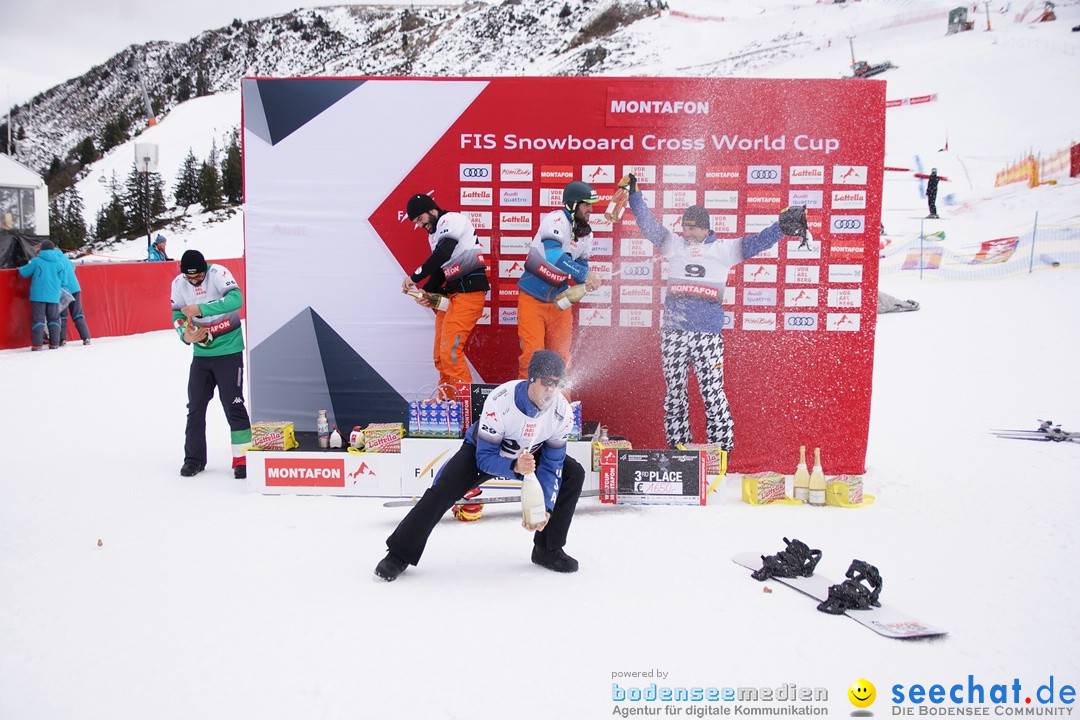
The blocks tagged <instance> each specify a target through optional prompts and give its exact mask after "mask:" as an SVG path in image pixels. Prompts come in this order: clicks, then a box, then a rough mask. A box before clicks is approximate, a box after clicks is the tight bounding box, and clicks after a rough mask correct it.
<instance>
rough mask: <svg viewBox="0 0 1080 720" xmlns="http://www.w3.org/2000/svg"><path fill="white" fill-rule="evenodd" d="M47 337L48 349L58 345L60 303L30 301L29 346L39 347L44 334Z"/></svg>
mask: <svg viewBox="0 0 1080 720" xmlns="http://www.w3.org/2000/svg"><path fill="white" fill-rule="evenodd" d="M46 332H48V335H49V347H51V348H54V347H59V345H60V303H46V302H37V301H36V300H31V301H30V344H31V345H33V346H34V347H41V346H42V344H43V343H44V342H45V334H46Z"/></svg>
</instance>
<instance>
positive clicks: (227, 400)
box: [184, 352, 251, 467]
mask: <svg viewBox="0 0 1080 720" xmlns="http://www.w3.org/2000/svg"><path fill="white" fill-rule="evenodd" d="M214 388H217V391H218V399H219V400H221V407H222V408H224V409H225V417H226V418H227V419H228V421H229V429H230V430H233V431H234V432H235V431H237V430H247V429H249V428H251V420H250V419H249V418H248V412H247V408H246V407H245V406H244V353H242V352H238V353H232V354H231V355H221V356H218V357H200V356H198V355H196V356H195V357H194V358H192V360H191V370H190V371H189V372H188V405H187V408H188V414H187V430H186V434H185V439H184V462H187V461H188V460H192V461H194V462H196V463H198V464H199V465H201V466H203V467H205V466H206V407H207V405H209V404H210V398H212V397H214Z"/></svg>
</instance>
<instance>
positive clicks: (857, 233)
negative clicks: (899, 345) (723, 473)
mask: <svg viewBox="0 0 1080 720" xmlns="http://www.w3.org/2000/svg"><path fill="white" fill-rule="evenodd" d="M884 89H885V86H884V83H881V82H875V81H863V80H860V81H852V80H817V81H815V80H752V79H722V80H706V79H693V80H675V79H646V80H640V79H603V78H516V79H500V80H497V81H492V83H491V85H490V86H489V87H488V88H487V89H485V90H484V91H483V92H482V93H481V94H480V96H479V97H478V98H477V99H476V100H475V101H474V102H473V104H472V105H471V106H470V107H469V108H468V110H467V111H466V112H464V113H463V114H462V115H461V116H460V117H459V118H458V120H457V121H456V122H454V123H453V124H452V125H451V126H450V127H449V129H448V130H447V132H446V133H445V135H444V136H443V137H442V139H441V140H440V141H439V142H438V143H437V144H436V145H435V146H434V147H433V148H432V150H431V151H430V152H429V153H428V154H427V156H426V157H425V158H424V159H423V160H422V161H421V162H420V163H419V164H417V165H416V166H415V168H414V169H413V170H412V171H411V172H410V173H409V174H408V175H407V176H406V177H405V178H404V180H403V181H402V182H401V183H400V185H399V186H398V188H397V191H396V192H394V193H393V194H392V195H391V196H389V197H388V198H387V199H386V201H385V202H384V203H383V204H382V205H381V207H379V209H378V210H377V211H376V212H375V213H374V214H373V215H372V216H371V222H372V224H373V226H374V227H375V228H376V229H377V230H378V232H379V234H380V235H381V236H382V237H383V238H384V239H391V238H392V239H393V242H388V243H387V244H388V246H389V247H390V249H391V251H392V252H393V253H394V254H395V256H396V257H397V258H398V260H399V262H400V263H401V267H402V269H403V271H404V270H410V271H411V270H412V269H413V268H415V267H417V266H418V265H419V263H420V262H422V261H423V259H424V258H425V257H426V256H427V254H428V252H429V247H428V245H427V238H426V236H425V235H424V234H423V233H422V232H419V231H416V230H414V229H413V226H412V224H411V223H409V222H408V221H407V220H404V221H403V218H402V210H403V205H404V200H405V199H406V198H407V197H408V196H409V195H411V194H412V193H415V192H433V193H434V196H435V198H436V200H437V201H438V202H439V203H440V205H441V206H443V207H444V208H447V209H452V210H460V211H463V212H466V213H468V214H470V216H471V217H472V218H473V221H474V224H476V225H477V228H478V234H479V235H480V236H481V238H482V239H483V240H484V241H485V242H487V243H490V254H489V256H488V264H489V268H490V274H491V280H492V286H493V290H492V296H491V301H490V313H491V323H490V324H488V325H480V326H478V328H477V330H476V332H475V333H474V335H473V338H472V340H471V342H470V345H469V347H468V355H469V358H470V360H471V361H472V362H473V363H474V365H475V366H476V367H477V369H478V370H479V371H480V373H481V374H482V376H483V379H484V381H486V382H501V381H504V380H506V379H509V378H511V377H514V375H515V372H516V356H517V348H518V342H517V328H516V325H515V320H516V299H517V298H516V294H517V290H516V282H517V280H516V277H517V275H518V274H520V266H521V264H523V262H524V246H525V244H527V240H528V239H529V238H531V237H532V235H533V233H534V232H535V230H536V226H537V224H538V222H539V218H540V217H541V215H542V214H543V213H546V212H549V211H551V210H552V209H554V208H556V207H558V206H559V204H560V200H559V197H560V191H561V189H562V187H563V186H564V185H565V183H566V182H567V181H569V180H585V181H587V182H590V183H591V184H593V186H594V187H595V188H596V189H597V190H598V192H599V194H600V196H601V198H603V199H605V200H606V199H607V198H609V197H610V196H611V194H612V193H613V191H614V186H615V183H616V182H617V180H618V178H619V177H621V176H622V175H623V173H624V172H625V171H627V170H633V171H634V172H635V173H636V174H637V176H638V178H639V182H640V187H641V189H642V190H643V191H646V192H647V193H648V204H649V206H650V207H651V208H652V209H653V212H654V214H655V215H656V217H657V218H658V219H660V220H662V221H663V222H665V224H668V225H669V226H673V227H677V221H678V218H679V216H680V214H681V211H682V209H683V208H685V207H686V206H687V205H688V204H691V203H696V204H702V205H705V206H706V207H707V208H709V211H710V213H711V215H712V217H713V223H714V229H715V230H716V231H717V233H718V235H720V236H721V237H739V236H742V235H743V234H746V233H747V232H753V231H757V230H760V229H763V228H764V227H766V226H767V225H769V224H770V223H772V222H773V221H774V220H775V218H776V213H777V212H779V210H780V209H782V208H783V207H785V206H787V205H788V204H808V205H809V206H810V208H811V229H812V231H813V232H814V235H815V239H814V242H813V243H811V246H810V247H809V248H801V249H800V248H799V247H797V246H798V241H797V240H793V239H786V240H784V241H782V242H781V243H780V245H779V246H778V247H777V248H776V249H774V250H773V251H771V252H770V253H768V254H766V255H765V256H763V257H761V256H759V257H758V258H754V259H752V260H750V261H747V262H746V263H744V264H742V265H740V266H737V267H736V268H735V269H734V270H733V272H732V274H731V275H730V277H729V278H728V293H727V297H726V299H725V310H726V312H727V314H728V328H727V329H726V330H725V332H724V342H725V376H726V387H727V392H728V397H729V400H730V402H731V406H732V411H733V415H734V418H735V448H734V451H733V452H732V454H731V457H730V467H731V469H732V470H734V471H738V472H755V471H761V470H778V471H790V470H792V469H793V468H794V465H795V463H796V461H797V456H798V446H799V445H808V446H810V447H818V446H819V447H821V448H822V456H823V459H824V465H825V468H826V472H830V473H832V472H847V473H857V472H863V471H864V469H865V468H864V465H865V452H866V437H867V428H868V423H869V417H870V397H871V381H872V372H873V346H874V328H875V321H876V315H875V313H876V297H877V242H878V232H877V229H878V227H879V223H880V205H881V179H882V164H883V162H882V161H883V158H884V108H885V98H884ZM604 205H605V203H604V202H602V203H600V204H598V205H597V206H595V207H596V214H595V215H594V216H593V218H592V224H593V228H594V232H595V235H596V239H597V243H596V246H594V250H593V253H592V266H593V267H594V268H596V269H600V270H601V271H602V272H606V273H608V275H609V277H608V279H607V280H606V282H605V288H604V289H602V290H601V291H599V292H597V293H595V294H590V295H589V296H587V298H586V299H585V300H584V301H582V303H580V304H579V305H577V306H575V308H574V310H573V312H574V313H575V320H576V323H577V329H576V331H575V340H574V349H573V358H572V373H571V376H572V382H573V395H574V398H575V399H580V400H581V401H582V407H583V415H584V418H585V419H586V420H597V421H601V422H603V423H604V424H606V425H608V426H609V427H610V430H611V432H612V433H615V434H619V435H624V436H626V437H627V438H629V439H630V440H631V441H632V442H633V443H634V445H635V447H642V448H658V447H663V446H664V434H663V419H662V402H663V396H664V382H663V377H662V374H661V358H660V351H659V346H660V323H661V311H662V307H663V303H662V294H663V291H662V288H663V287H664V286H665V285H666V272H665V268H664V263H663V261H662V259H661V258H660V257H659V254H658V253H657V252H655V251H654V250H653V249H652V246H651V244H650V243H648V242H647V241H644V240H643V239H642V236H641V234H640V233H639V231H638V230H637V227H636V224H635V222H634V218H633V216H632V214H631V213H629V212H628V213H627V214H626V215H625V216H624V217H623V219H622V221H621V222H618V223H615V224H614V225H612V224H611V223H608V222H606V221H605V220H604V219H603V216H602V214H601V213H602V212H603V210H604ZM691 399H692V400H691V413H692V418H693V425H694V428H695V440H697V441H699V442H700V441H704V439H705V438H704V420H703V412H704V409H703V406H702V403H701V401H700V398H699V397H698V396H697V388H696V385H695V384H692V386H691Z"/></svg>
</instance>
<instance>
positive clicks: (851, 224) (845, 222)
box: [832, 218, 863, 230]
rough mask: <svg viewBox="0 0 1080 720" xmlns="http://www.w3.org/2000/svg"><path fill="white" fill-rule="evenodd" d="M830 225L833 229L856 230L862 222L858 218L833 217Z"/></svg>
mask: <svg viewBox="0 0 1080 720" xmlns="http://www.w3.org/2000/svg"><path fill="white" fill-rule="evenodd" d="M832 226H833V229H834V230H858V229H859V228H861V227H862V226H863V222H862V220H860V219H859V218H833V221H832Z"/></svg>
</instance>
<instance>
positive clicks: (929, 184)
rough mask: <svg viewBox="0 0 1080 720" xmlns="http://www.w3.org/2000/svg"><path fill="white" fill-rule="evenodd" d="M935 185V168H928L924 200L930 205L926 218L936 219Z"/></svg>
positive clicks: (936, 180)
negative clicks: (928, 175) (928, 173)
mask: <svg viewBox="0 0 1080 720" xmlns="http://www.w3.org/2000/svg"><path fill="white" fill-rule="evenodd" d="M937 186H938V174H937V168H931V169H930V177H929V178H928V179H927V181H926V202H927V204H929V206H930V214H929V215H927V217H928V218H931V219H936V218H937V216H938V214H937Z"/></svg>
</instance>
